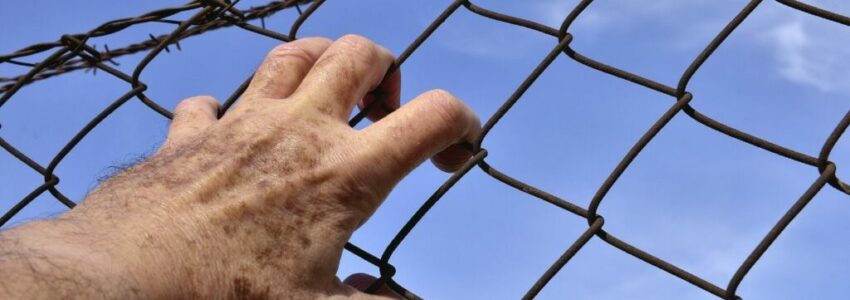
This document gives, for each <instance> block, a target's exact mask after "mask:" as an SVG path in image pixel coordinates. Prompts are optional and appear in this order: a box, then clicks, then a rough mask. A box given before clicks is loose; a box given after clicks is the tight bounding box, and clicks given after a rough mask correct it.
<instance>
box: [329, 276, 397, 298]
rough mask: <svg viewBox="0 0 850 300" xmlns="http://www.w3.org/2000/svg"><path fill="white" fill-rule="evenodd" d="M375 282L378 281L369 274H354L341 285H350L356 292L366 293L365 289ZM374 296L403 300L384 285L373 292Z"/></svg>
mask: <svg viewBox="0 0 850 300" xmlns="http://www.w3.org/2000/svg"><path fill="white" fill-rule="evenodd" d="M376 280H378V279H377V278H375V277H372V276H371V275H369V274H364V273H356V274H351V276H348V278H345V280H343V281H342V283H344V284H347V285H350V286H351V287H353V288H355V289H357V290H358V291H361V292H366V289H368V288H369V286H371V285H372V283H373V282H375V281H376ZM374 295H377V296H384V297H389V298H390V299H404V297H402V296H401V295H399V294H397V293H396V292H395V291H393V290H392V289H390V288H389V287H387V285H385V284H382V285H381V286H380V287H378V290H377V291H375V293H374Z"/></svg>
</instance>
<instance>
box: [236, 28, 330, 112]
mask: <svg viewBox="0 0 850 300" xmlns="http://www.w3.org/2000/svg"><path fill="white" fill-rule="evenodd" d="M330 45H331V41H330V40H329V39H326V38H318V37H310V38H302V39H298V40H295V41H292V42H289V43H286V44H282V45H279V46H277V47H275V48H274V49H272V50H271V51H270V52H269V54H268V55H266V58H265V60H263V63H262V64H261V65H260V67H259V68H257V72H256V73H254V78H253V79H251V84H250V85H249V86H248V89H247V90H246V91H245V94H246V95H252V96H257V97H262V98H286V97H289V95H291V94H292V92H294V91H295V89H296V88H298V85H300V84H301V81H302V80H303V79H304V76H306V75H307V72H309V71H310V68H312V67H313V64H314V63H315V62H316V60H317V59H319V57H320V56H321V55H322V53H324V52H325V50H327V49H328V47H329V46H330Z"/></svg>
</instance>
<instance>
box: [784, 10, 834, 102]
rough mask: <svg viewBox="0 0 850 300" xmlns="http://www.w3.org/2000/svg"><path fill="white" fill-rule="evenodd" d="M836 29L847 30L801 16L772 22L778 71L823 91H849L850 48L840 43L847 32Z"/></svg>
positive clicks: (794, 80) (791, 78)
mask: <svg viewBox="0 0 850 300" xmlns="http://www.w3.org/2000/svg"><path fill="white" fill-rule="evenodd" d="M804 17H806V16H804ZM813 21H818V22H813ZM837 29H843V30H845V31H846V30H848V29H847V28H840V27H837V26H836V25H833V24H829V23H826V22H823V21H820V20H811V19H808V20H807V19H805V18H802V17H796V18H791V20H790V21H788V20H786V21H782V22H777V23H776V24H775V25H773V28H772V29H771V30H770V31H768V37H769V39H770V46H772V47H773V48H774V50H773V52H774V57H775V59H776V63H777V66H776V68H777V71H778V72H779V74H780V75H782V77H783V78H785V79H787V80H789V81H791V82H794V83H797V84H800V85H803V86H808V87H812V88H815V89H817V90H819V91H821V92H841V93H850V50H848V49H847V47H843V46H842V45H841V41H846V39H845V38H846V37H847V36H848V35H846V33H845V34H844V35H842V33H841V32H840V30H837ZM841 36H844V38H842V37H841Z"/></svg>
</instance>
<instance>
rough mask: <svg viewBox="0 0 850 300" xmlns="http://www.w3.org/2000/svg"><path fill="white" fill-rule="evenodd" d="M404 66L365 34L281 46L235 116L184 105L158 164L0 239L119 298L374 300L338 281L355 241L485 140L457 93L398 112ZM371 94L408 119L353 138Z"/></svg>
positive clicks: (199, 100) (389, 116) (213, 104)
mask: <svg viewBox="0 0 850 300" xmlns="http://www.w3.org/2000/svg"><path fill="white" fill-rule="evenodd" d="M393 60H394V58H393V56H392V55H391V54H390V53H389V51H387V50H386V49H384V48H382V47H380V46H378V45H375V44H374V43H372V42H371V41H369V40H367V39H365V38H362V37H359V36H353V35H349V36H345V37H342V38H340V39H338V40H336V41H335V42H331V41H329V40H326V39H322V38H304V39H300V40H297V41H294V42H291V43H288V44H284V45H281V46H278V47H276V48H275V49H274V50H272V51H271V52H270V53H269V55H268V56H267V57H266V59H265V60H264V62H263V63H262V65H261V66H260V67H259V69H258V70H257V72H256V75H255V76H254V78H253V80H252V82H251V84H250V86H249V88H248V89H247V90H246V92H245V94H244V95H243V97H242V99H241V100H240V102H239V103H238V104H237V105H236V106H235V107H234V108H233V110H232V111H230V112H228V113H227V114H226V115H225V116H224V117H223V118H221V119H220V120H218V119H217V118H216V116H217V113H218V102H217V101H215V100H214V99H212V98H211V97H194V98H190V99H188V100H185V101H183V102H181V103H180V104H179V105H178V106H177V108H176V109H175V116H174V119H173V121H172V123H171V128H170V131H169V134H168V138H167V140H166V142H165V143H164V144H163V146H162V148H161V149H160V150H159V151H158V152H157V153H156V154H155V155H153V156H152V157H150V158H149V159H147V160H146V161H144V162H142V163H140V164H138V165H136V166H133V167H131V168H129V169H127V170H125V171H124V172H121V173H119V174H118V175H116V176H114V177H113V178H111V179H110V180H108V181H106V182H104V183H103V184H102V185H101V186H99V187H98V188H96V189H95V190H94V191H93V192H91V193H90V195H89V196H88V197H87V198H86V200H85V201H83V203H82V204H81V205H79V206H78V207H77V208H75V209H74V210H72V211H71V212H68V213H66V214H64V215H62V216H60V217H59V218H58V219H56V220H52V221H45V222H37V223H32V224H28V225H25V226H22V227H20V228H16V229H14V230H11V231H7V232H5V233H3V235H2V237H3V238H5V239H6V240H15V241H16V243H15V244H18V245H21V246H20V247H23V248H22V249H27V250H26V251H42V252H40V253H42V254H44V256H45V257H53V258H55V261H65V260H68V261H72V262H76V263H77V264H78V265H81V266H82V267H80V269H83V270H76V272H75V273H74V274H75V276H77V278H87V279H88V280H89V281H90V282H91V283H93V284H96V285H97V286H100V287H101V288H104V289H105V287H107V286H110V287H111V288H112V289H113V290H114V291H110V293H109V295H120V296H121V297H124V296H126V297H135V298H169V299H171V298H204V299H207V298H238V299H247V298H251V299H254V298H257V299H266V298H269V299H280V298H287V299H312V298H341V297H353V298H367V297H372V296H371V295H366V294H364V293H362V292H359V291H357V290H356V289H354V288H352V287H351V286H348V285H345V284H343V283H341V282H340V281H339V280H338V279H337V278H336V276H335V274H336V271H337V268H338V265H339V260H340V256H341V254H342V250H343V246H344V245H345V243H346V241H347V240H348V239H349V237H350V236H351V234H352V233H353V232H354V230H355V229H357V228H358V226H360V225H361V224H363V223H364V222H365V221H366V220H367V219H368V218H369V216H370V215H372V213H373V212H374V211H375V210H376V209H377V208H378V206H379V205H380V204H381V202H382V201H383V199H384V198H385V197H386V196H387V194H388V193H389V192H390V190H391V189H392V188H393V186H394V185H395V184H396V183H397V182H398V181H399V180H400V179H401V178H402V177H404V176H405V175H406V174H407V173H408V172H410V171H411V170H412V169H413V168H415V167H416V166H417V165H419V164H420V163H421V162H422V161H424V160H425V159H427V158H429V157H432V156H433V159H432V160H433V161H434V163H435V164H436V165H437V166H438V167H440V168H441V169H443V170H446V171H453V170H456V169H457V168H459V167H460V166H461V164H463V163H464V162H465V161H466V160H468V159H469V157H470V155H471V153H469V152H468V151H466V150H463V148H461V147H459V146H457V144H458V143H461V142H472V141H474V140H475V138H476V136H477V135H478V134H479V131H480V123H479V121H478V119H477V117H476V116H475V114H474V113H473V112H472V111H471V110H470V109H469V108H468V107H467V106H465V105H464V104H462V103H461V102H460V101H459V100H457V99H456V98H455V97H453V96H452V95H450V94H449V93H447V92H445V91H441V90H433V91H430V92H427V93H424V94H422V95H419V96H418V97H416V98H415V99H413V100H411V101H410V102H409V103H407V104H406V105H404V106H401V107H399V84H400V75H399V74H398V73H397V72H396V73H395V74H392V75H391V76H390V77H389V78H388V79H387V80H385V81H384V82H383V83H381V79H382V78H383V77H384V75H385V72H386V71H387V70H388V68H389V67H390V65H391V64H392V63H393ZM370 91H374V92H373V93H369V92H370ZM367 93H369V96H367ZM364 97H365V99H366V102H369V101H385V103H386V105H387V106H389V107H391V108H398V109H397V110H395V111H394V112H392V113H388V112H386V111H382V110H381V108H380V107H379V108H378V109H377V110H376V112H374V113H372V114H370V118H372V119H374V120H376V121H377V122H376V123H375V124H372V125H371V126H369V127H367V128H365V129H363V130H355V129H352V128H350V127H349V126H348V125H347V124H346V120H347V118H348V116H349V115H350V114H351V112H352V109H353V107H354V106H355V105H358V104H360V105H361V106H362V105H363V103H362V102H363V99H364ZM378 119H380V120H378ZM51 237H61V238H60V239H58V241H57V239H51ZM10 244H11V243H10ZM60 249H61V251H60ZM7 250H8V249H7ZM26 251H23V250H22V252H26ZM45 251H46V252H45ZM55 261H54V262H53V263H50V264H45V265H44V266H42V264H40V263H36V264H35V265H36V267H30V269H31V270H30V271H32V272H34V273H38V272H39V271H44V270H46V271H45V272H47V271H50V270H51V269H50V265H54V264H57V263H56V262H55ZM10 263H11V264H12V266H9V264H10ZM0 266H9V268H11V269H15V267H14V264H13V260H9V259H6V260H4V259H0ZM21 269H22V270H24V271H21V272H24V273H26V272H29V271H25V269H26V268H21ZM57 272H58V271H57ZM53 274H56V273H53ZM33 276H35V275H33ZM5 277H6V276H4V278H2V280H4V281H5V280H7V279H8V278H5ZM116 278H120V280H118V279H116ZM9 280H11V279H9ZM355 281H356V280H355ZM107 282H112V283H110V284H106V283H107ZM358 282H362V280H361V281H358ZM357 285H361V286H362V283H358V284H357ZM12 289H14V287H13V288H12ZM0 292H2V289H0ZM57 293H58V294H57ZM50 295H53V296H56V295H60V296H61V295H73V296H79V297H83V296H80V295H84V294H80V293H77V294H74V291H73V290H70V291H68V290H65V291H59V292H56V293H54V294H50ZM50 295H48V296H50Z"/></svg>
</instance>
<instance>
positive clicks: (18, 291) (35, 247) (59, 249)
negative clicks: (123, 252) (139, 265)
mask: <svg viewBox="0 0 850 300" xmlns="http://www.w3.org/2000/svg"><path fill="white" fill-rule="evenodd" d="M77 229H79V227H77V226H76V224H72V222H70V221H68V220H49V221H40V222H33V223H29V224H25V225H23V226H20V227H18V228H15V229H12V230H8V231H6V232H3V233H2V234H0V240H2V246H0V247H2V250H0V251H3V255H2V258H0V268H2V269H3V270H4V272H3V275H2V276H4V277H6V278H3V279H2V282H3V284H4V286H3V290H2V292H3V293H6V294H7V296H12V297H21V298H33V299H38V298H90V297H105V298H127V299H130V298H137V297H138V295H134V294H136V293H138V291H140V289H138V287H139V284H138V283H137V282H135V280H134V278H133V277H132V276H127V275H128V273H129V272H128V270H127V269H126V268H125V266H124V265H122V264H120V263H117V262H116V261H115V260H114V259H113V258H112V256H111V255H110V254H109V253H108V251H105V250H104V249H103V248H102V247H97V246H92V245H96V244H98V242H97V241H94V240H92V239H90V238H89V237H88V236H87V235H86V234H81V232H80V231H78V230H77Z"/></svg>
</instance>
